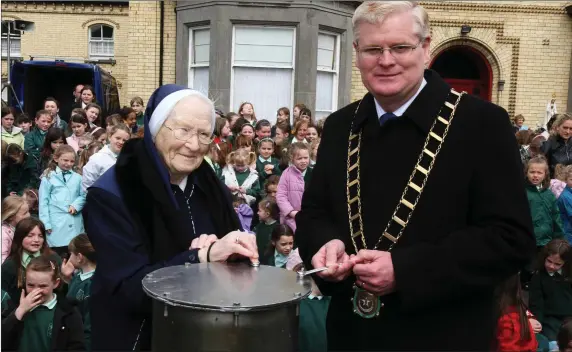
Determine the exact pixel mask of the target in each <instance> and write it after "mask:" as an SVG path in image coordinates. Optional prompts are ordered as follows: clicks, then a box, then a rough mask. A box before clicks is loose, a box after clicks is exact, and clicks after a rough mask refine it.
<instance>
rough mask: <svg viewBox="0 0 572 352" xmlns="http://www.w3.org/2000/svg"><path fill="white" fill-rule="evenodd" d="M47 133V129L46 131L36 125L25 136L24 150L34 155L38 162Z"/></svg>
mask: <svg viewBox="0 0 572 352" xmlns="http://www.w3.org/2000/svg"><path fill="white" fill-rule="evenodd" d="M47 133H48V132H47V131H46V132H44V131H42V130H40V129H39V128H38V127H37V126H34V127H32V130H31V131H30V132H28V134H26V137H24V150H25V151H26V153H28V155H30V156H33V157H34V159H35V160H36V162H39V160H40V153H41V151H42V147H43V146H44V140H45V139H46V134H47Z"/></svg>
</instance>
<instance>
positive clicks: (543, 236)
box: [526, 156, 564, 251]
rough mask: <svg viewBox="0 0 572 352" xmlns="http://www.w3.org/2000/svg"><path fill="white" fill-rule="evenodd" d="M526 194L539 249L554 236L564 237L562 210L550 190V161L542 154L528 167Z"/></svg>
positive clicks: (530, 162) (531, 161)
mask: <svg viewBox="0 0 572 352" xmlns="http://www.w3.org/2000/svg"><path fill="white" fill-rule="evenodd" d="M526 177H527V181H528V185H527V187H526V195H527V197H528V204H529V206H530V212H531V216H532V222H533V224H534V235H535V236H536V247H537V251H540V249H542V247H544V246H545V245H546V244H547V243H548V242H550V241H551V240H552V239H554V238H561V237H564V231H563V225H562V220H561V219H560V211H559V210H558V203H557V201H556V197H554V194H553V193H552V192H550V190H549V189H548V186H549V184H550V176H549V174H548V163H547V162H546V159H545V158H544V157H542V156H538V157H535V158H533V159H530V160H529V162H528V164H527V168H526Z"/></svg>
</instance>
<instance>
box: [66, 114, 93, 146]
mask: <svg viewBox="0 0 572 352" xmlns="http://www.w3.org/2000/svg"><path fill="white" fill-rule="evenodd" d="M70 127H71V129H72V131H73V134H72V135H71V136H69V137H68V138H67V139H66V141H67V144H68V145H69V146H71V147H72V148H73V150H74V151H75V152H76V153H77V152H78V151H79V150H80V149H79V139H80V138H81V137H83V136H85V135H86V134H88V133H89V131H90V128H89V121H88V120H87V118H86V117H85V116H83V115H81V114H73V115H72V117H71V118H70Z"/></svg>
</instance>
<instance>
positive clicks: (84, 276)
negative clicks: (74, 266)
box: [79, 270, 95, 281]
mask: <svg viewBox="0 0 572 352" xmlns="http://www.w3.org/2000/svg"><path fill="white" fill-rule="evenodd" d="M93 274H95V270H92V271H88V272H87V273H84V272H80V273H79V278H80V280H81V281H85V280H87V279H89V278H90V277H92V276H93Z"/></svg>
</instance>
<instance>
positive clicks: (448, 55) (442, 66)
mask: <svg viewBox="0 0 572 352" xmlns="http://www.w3.org/2000/svg"><path fill="white" fill-rule="evenodd" d="M430 67H431V69H433V70H435V71H437V73H439V75H440V76H441V77H443V79H444V80H445V82H447V83H448V84H449V85H451V87H453V88H455V89H456V90H457V91H466V92H467V93H469V94H472V95H475V96H478V97H480V98H481V99H484V100H487V101H491V99H492V90H493V89H492V88H493V70H492V68H491V65H490V63H489V61H488V60H487V59H486V58H485V57H484V56H483V54H482V53H481V52H480V51H478V50H476V49H474V48H472V47H470V46H466V45H453V46H451V47H449V48H447V49H445V50H443V51H441V52H440V53H439V54H438V55H436V56H435V57H434V58H433V60H432V62H431V65H430Z"/></svg>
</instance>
